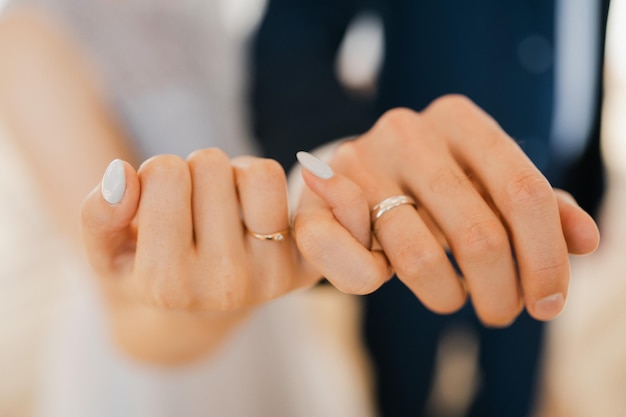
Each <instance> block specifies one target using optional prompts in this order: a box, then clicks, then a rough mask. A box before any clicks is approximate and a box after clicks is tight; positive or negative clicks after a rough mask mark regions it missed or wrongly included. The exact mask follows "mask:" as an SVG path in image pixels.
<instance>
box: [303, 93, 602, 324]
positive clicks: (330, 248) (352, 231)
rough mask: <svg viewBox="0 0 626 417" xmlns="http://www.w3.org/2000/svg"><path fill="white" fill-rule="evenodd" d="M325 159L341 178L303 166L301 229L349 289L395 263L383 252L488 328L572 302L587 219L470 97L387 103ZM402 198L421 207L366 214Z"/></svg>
mask: <svg viewBox="0 0 626 417" xmlns="http://www.w3.org/2000/svg"><path fill="white" fill-rule="evenodd" d="M305 163H306V162H305ZM309 165H311V164H309ZM316 165H317V166H316ZM330 166H331V167H332V170H334V175H328V172H332V171H326V175H325V174H324V172H325V171H324V168H323V165H319V164H318V163H317V162H315V161H313V162H312V167H311V169H310V170H304V171H303V176H304V180H305V182H306V184H307V185H308V189H305V190H304V191H303V195H302V199H301V203H300V207H299V209H298V211H297V215H296V217H295V222H294V230H295V236H296V240H297V243H298V246H299V248H300V250H301V252H302V254H303V256H304V257H305V258H307V259H308V260H309V262H311V264H312V265H314V266H315V267H317V268H319V269H320V271H322V272H323V273H324V275H325V276H326V277H327V278H328V279H329V280H330V281H331V282H332V283H333V284H334V285H335V286H337V287H338V288H339V289H342V290H344V291H346V292H351V293H366V292H371V291H374V290H375V289H377V288H378V287H379V286H380V285H382V283H384V282H385V281H386V280H387V279H388V277H389V274H390V273H389V268H386V267H385V266H384V265H381V264H380V263H375V264H374V263H373V262H372V258H374V257H376V259H377V257H378V256H379V255H380V252H379V249H382V250H383V251H384V254H385V257H386V258H385V260H386V261H387V262H388V265H390V266H391V268H392V269H393V271H395V273H396V274H397V275H398V277H399V278H400V279H401V280H402V281H403V282H404V283H405V284H406V285H407V286H408V287H409V288H410V289H411V291H413V292H414V293H415V295H416V296H417V297H419V298H420V300H421V301H422V302H423V303H424V304H425V305H426V306H427V307H428V308H430V309H431V310H433V311H435V312H440V313H447V312H452V311H455V310H457V309H458V308H460V307H461V306H462V305H463V304H464V303H465V300H466V292H467V293H469V295H470V297H471V298H472V302H473V304H474V307H475V309H476V312H477V314H478V316H479V318H480V319H481V320H482V321H483V322H484V323H485V324H486V325H491V326H506V325H508V324H509V323H511V322H512V321H513V320H514V319H515V318H516V317H517V315H518V314H519V313H520V311H521V310H522V308H523V307H524V306H526V308H527V310H528V311H529V313H530V314H531V315H532V316H533V317H535V318H537V319H539V320H549V319H551V318H553V317H555V316H556V315H557V314H558V313H559V312H560V311H561V310H562V308H563V306H564V303H565V298H566V295H567V289H568V282H569V275H570V271H569V259H568V252H569V253H573V254H586V253H590V252H592V251H594V250H595V248H596V247H597V245H598V242H599V234H598V229H597V227H596V225H595V223H594V221H593V220H592V219H591V217H590V216H589V215H588V214H586V213H585V212H584V211H583V210H582V209H580V208H579V207H578V206H577V205H576V203H575V202H574V201H573V199H572V198H571V197H569V196H568V195H567V194H566V193H564V192H562V191H559V190H554V189H553V188H552V187H551V186H550V184H549V183H548V181H547V180H546V178H545V177H544V176H543V175H542V174H541V173H540V172H539V170H538V169H537V168H536V167H535V166H534V165H533V164H532V163H531V162H530V160H529V159H528V158H527V157H526V155H525V154H524V153H523V152H522V150H521V149H520V148H519V147H518V145H517V144H516V143H515V141H513V140H512V139H511V138H510V137H509V136H508V135H507V134H506V133H505V132H504V131H503V130H502V129H501V128H500V127H499V126H498V125H497V123H496V122H495V121H494V120H493V119H491V118H490V117H489V116H488V115H487V114H485V113H484V112H483V111H482V110H480V109H479V108H478V107H477V106H476V105H474V104H473V103H472V102H471V101H469V100H468V99H467V98H465V97H461V96H446V97H442V98H440V99H438V100H436V101H435V102H433V103H432V104H431V105H430V106H429V107H428V108H426V109H425V110H424V111H423V112H422V113H416V112H414V111H411V110H407V109H395V110H392V111H389V112H388V113H386V114H385V115H383V116H382V117H381V118H380V120H379V121H378V122H377V124H376V125H375V126H374V127H373V128H372V129H371V130H370V131H368V132H367V133H365V134H364V135H362V136H361V137H360V138H358V139H356V140H353V141H348V142H344V143H342V144H341V145H339V146H338V148H337V149H336V151H335V152H334V154H333V156H332V159H331V161H330ZM316 171H317V173H318V175H315V174H314V173H315V172H316ZM320 173H321V174H320ZM399 195H407V196H409V197H411V198H412V199H414V200H415V201H416V202H417V204H416V206H417V210H416V208H415V207H414V206H413V205H411V204H401V205H398V206H395V207H393V208H391V209H390V210H389V211H387V212H385V213H384V214H382V215H381V216H380V218H378V220H375V221H374V222H373V224H372V223H370V209H371V208H373V207H374V206H375V205H377V204H378V203H380V202H381V201H383V200H385V199H387V198H389V197H392V196H399ZM331 210H334V211H335V215H332V214H331ZM337 213H339V215H337ZM340 224H342V225H343V226H345V229H344V228H342V227H341V226H340ZM342 229H343V230H342ZM370 230H372V235H370ZM446 250H450V251H451V252H452V253H453V255H454V257H455V259H456V261H457V262H458V266H459V267H460V270H461V271H462V275H463V279H462V280H460V279H459V277H458V274H457V273H456V271H455V270H454V268H453V267H452V265H451V263H450V262H449V261H448V259H447V255H446Z"/></svg>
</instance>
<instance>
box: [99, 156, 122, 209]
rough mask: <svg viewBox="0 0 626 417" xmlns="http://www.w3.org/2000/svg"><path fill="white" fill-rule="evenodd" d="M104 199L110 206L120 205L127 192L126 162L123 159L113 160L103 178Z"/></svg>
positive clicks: (102, 190)
mask: <svg viewBox="0 0 626 417" xmlns="http://www.w3.org/2000/svg"><path fill="white" fill-rule="evenodd" d="M100 191H101V192H102V197H104V199H105V200H106V202H107V203H109V204H118V203H119V202H120V201H122V197H124V191H126V175H125V174H124V162H123V161H122V160H121V159H115V160H113V161H112V162H111V163H110V164H109V166H108V167H107V169H106V171H105V172H104V176H103V177H102V186H101V188H100Z"/></svg>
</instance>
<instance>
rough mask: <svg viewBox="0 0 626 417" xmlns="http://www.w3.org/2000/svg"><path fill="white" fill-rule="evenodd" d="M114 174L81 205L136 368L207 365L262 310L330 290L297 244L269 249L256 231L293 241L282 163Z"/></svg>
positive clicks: (208, 162)
mask: <svg viewBox="0 0 626 417" xmlns="http://www.w3.org/2000/svg"><path fill="white" fill-rule="evenodd" d="M111 167H112V169H109V170H107V174H105V177H104V180H103V183H104V186H102V187H100V188H97V189H95V190H94V191H93V192H92V193H91V194H90V195H89V197H88V198H87V199H86V201H85V203H84V205H83V210H82V226H83V227H82V230H83V238H84V242H85V248H86V252H87V254H88V258H89V261H90V263H91V265H92V267H93V268H94V270H95V271H96V273H97V275H98V276H99V277H100V278H101V284H102V286H103V288H104V291H105V293H106V294H107V299H108V300H109V301H110V302H111V303H112V304H113V307H114V308H112V312H113V325H114V334H115V335H116V336H117V338H118V340H119V341H120V344H121V345H122V346H123V347H124V348H125V349H126V350H127V351H128V352H129V353H131V354H132V355H133V356H136V357H138V358H141V359H143V360H148V361H151V362H160V363H168V362H180V361H188V360H190V359H193V358H195V357H199V356H202V355H205V354H206V353H207V352H209V351H211V350H213V349H214V348H215V347H216V346H218V345H219V343H220V342H221V341H222V340H224V339H225V337H226V336H227V335H228V334H229V332H230V331H231V330H232V329H233V328H235V327H236V324H237V323H239V322H240V321H241V320H242V319H244V318H245V317H247V315H248V314H249V313H250V312H251V311H252V307H254V306H257V305H259V304H262V303H265V302H268V301H270V300H273V299H275V298H277V297H279V296H281V295H283V294H285V293H287V292H290V291H294V290H296V289H300V288H303V287H308V286H311V285H313V284H314V283H315V282H317V281H318V280H319V279H320V277H321V276H320V274H319V273H317V272H316V271H314V270H313V269H311V268H310V267H309V265H308V264H307V263H306V262H305V261H304V260H303V258H302V257H301V256H300V254H299V252H298V250H297V248H296V245H295V244H294V241H293V239H292V238H291V237H290V236H288V235H287V236H286V237H285V238H284V239H283V240H280V241H264V240H260V239H258V238H256V237H254V236H251V235H250V234H249V233H247V231H246V230H251V231H254V232H256V233H260V234H271V233H275V232H278V231H283V230H288V229H289V215H288V207H287V186H286V178H285V174H284V172H283V170H282V167H281V166H280V165H279V164H278V163H277V162H275V161H273V160H270V159H261V158H253V157H239V158H235V159H233V160H232V161H230V160H229V158H228V157H227V155H226V154H224V153H223V152H222V151H220V150H218V149H205V150H200V151H196V152H194V153H193V154H191V155H190V156H189V158H188V159H187V160H183V159H181V158H179V157H176V156H171V155H161V156H157V157H153V158H151V159H149V160H148V161H146V162H144V163H143V164H142V165H141V167H140V168H139V170H138V171H137V172H136V171H135V170H134V169H133V168H132V167H131V166H130V165H129V164H127V163H122V161H114V163H113V164H112V165H111ZM115 171H117V172H115ZM112 176H113V177H115V178H113V180H112V179H111V177H112ZM120 176H123V179H122V180H120ZM111 183H113V184H119V183H123V184H125V187H124V189H125V191H124V193H123V197H121V200H120V201H117V199H115V201H107V200H105V198H104V195H109V193H108V192H107V191H108V189H109V188H110V187H109V186H108V185H107V184H111ZM101 190H103V191H104V193H103V192H101ZM109 200H111V198H110V197H109ZM111 202H112V203H113V204H111ZM165 329H168V330H167V331H165ZM155 344H156V345H157V346H159V348H155V347H154V345H155Z"/></svg>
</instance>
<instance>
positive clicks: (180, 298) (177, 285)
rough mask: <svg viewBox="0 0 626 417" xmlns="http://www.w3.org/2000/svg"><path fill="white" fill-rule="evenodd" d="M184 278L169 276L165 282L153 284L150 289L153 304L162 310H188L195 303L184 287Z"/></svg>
mask: <svg viewBox="0 0 626 417" xmlns="http://www.w3.org/2000/svg"><path fill="white" fill-rule="evenodd" d="M183 281H185V279H184V278H181V277H170V278H169V279H168V280H167V281H166V282H161V283H159V284H158V285H155V286H154V288H153V289H152V291H151V293H152V301H153V303H154V305H155V306H156V307H158V308H160V309H163V310H174V311H178V310H190V309H192V308H193V306H194V304H195V299H194V297H193V296H192V295H191V293H190V292H189V291H187V290H186V289H185V284H184V283H183Z"/></svg>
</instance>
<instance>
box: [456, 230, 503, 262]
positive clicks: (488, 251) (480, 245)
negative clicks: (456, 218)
mask: <svg viewBox="0 0 626 417" xmlns="http://www.w3.org/2000/svg"><path fill="white" fill-rule="evenodd" d="M460 242H461V245H460V247H458V248H456V249H457V255H458V257H459V259H462V260H466V261H472V262H477V261H483V260H485V259H490V258H492V257H493V256H496V255H497V254H501V253H502V251H504V250H506V249H507V248H508V247H509V241H508V237H507V234H506V232H505V230H504V227H503V226H502V225H501V224H500V223H499V222H497V221H495V220H483V221H477V222H474V223H472V224H471V225H470V226H469V227H467V228H466V229H465V230H464V231H463V232H462V233H461V239H460ZM490 255H491V256H490Z"/></svg>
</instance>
